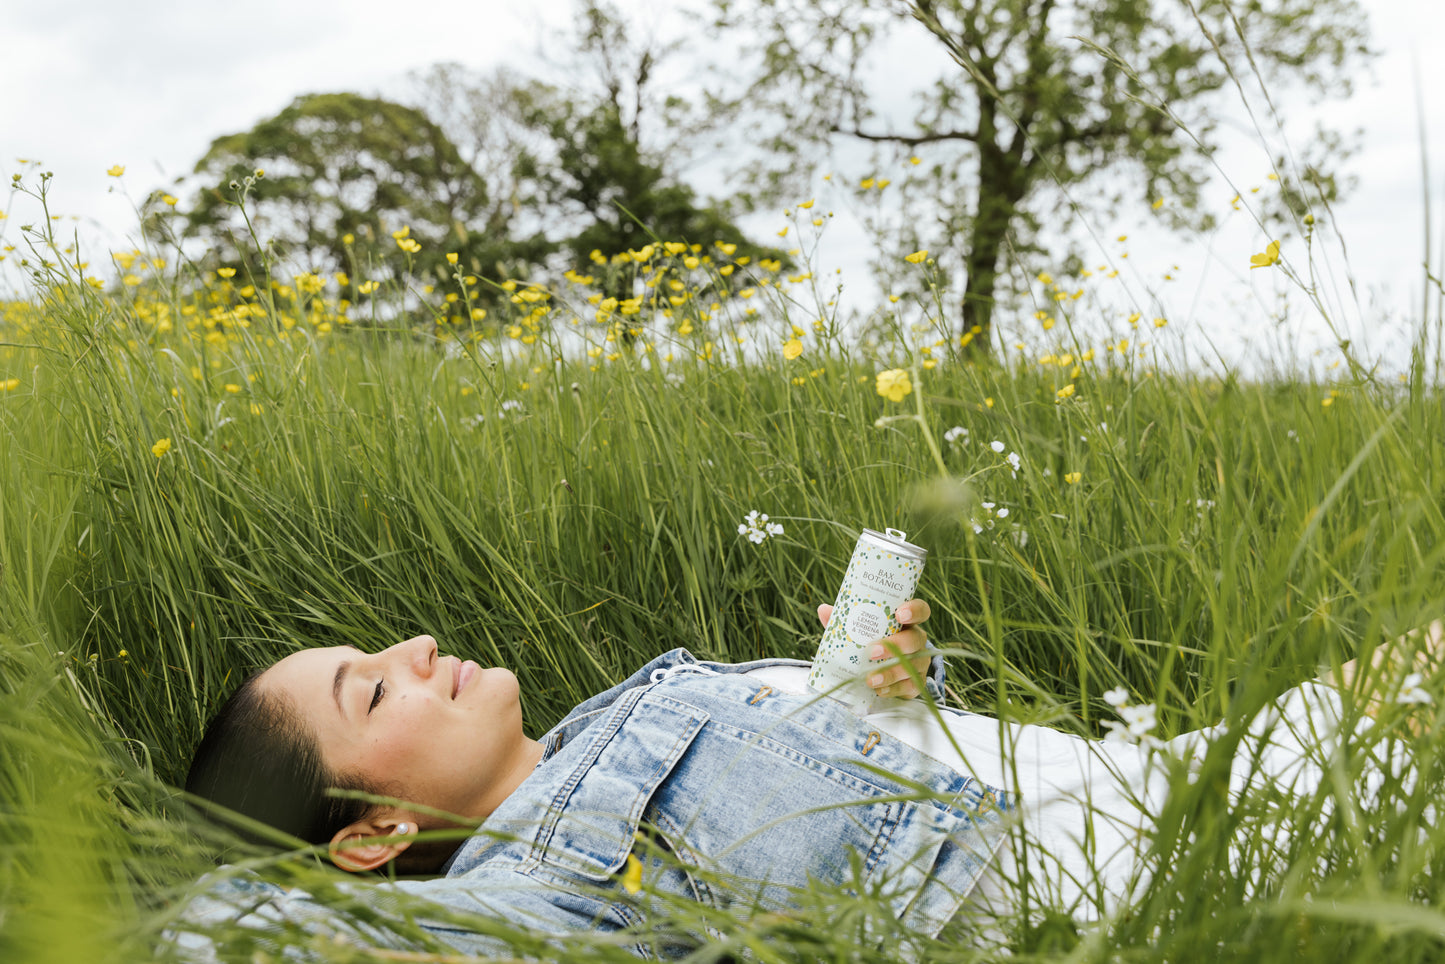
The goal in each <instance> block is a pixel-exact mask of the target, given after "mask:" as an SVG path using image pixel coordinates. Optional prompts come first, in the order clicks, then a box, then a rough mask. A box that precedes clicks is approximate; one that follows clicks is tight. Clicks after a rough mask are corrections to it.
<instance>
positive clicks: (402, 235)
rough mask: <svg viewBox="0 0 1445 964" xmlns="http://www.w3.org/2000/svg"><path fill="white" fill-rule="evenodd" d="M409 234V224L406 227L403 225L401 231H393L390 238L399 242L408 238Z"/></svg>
mask: <svg viewBox="0 0 1445 964" xmlns="http://www.w3.org/2000/svg"><path fill="white" fill-rule="evenodd" d="M410 234H411V225H409V224H408V225H405V226H404V227H402V228H401V230H399V231H393V232H391V236H392V237H393V238H395V239H396V240H397V241H400V240H401V239H402V238H405V237H408V236H409V235H410Z"/></svg>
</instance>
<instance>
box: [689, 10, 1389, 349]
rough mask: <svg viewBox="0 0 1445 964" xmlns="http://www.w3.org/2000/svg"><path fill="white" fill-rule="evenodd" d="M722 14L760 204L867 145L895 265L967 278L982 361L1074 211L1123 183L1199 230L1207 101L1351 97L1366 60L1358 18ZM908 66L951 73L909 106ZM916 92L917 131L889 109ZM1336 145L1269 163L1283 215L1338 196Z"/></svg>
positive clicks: (1336, 14)
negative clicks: (1004, 312)
mask: <svg viewBox="0 0 1445 964" xmlns="http://www.w3.org/2000/svg"><path fill="white" fill-rule="evenodd" d="M714 3H715V8H716V11H717V14H718V16H717V23H718V25H719V27H721V28H723V29H724V30H725V31H727V33H726V36H728V37H730V38H731V40H732V41H733V42H736V43H739V44H741V45H743V46H744V47H745V48H746V50H747V51H748V57H747V58H746V59H745V60H744V62H743V63H744V64H745V66H741V67H739V66H734V67H733V73H734V76H735V77H738V78H741V80H740V82H739V83H738V84H736V85H734V86H733V87H732V89H731V90H729V91H724V92H723V94H722V95H720V96H719V99H718V103H719V104H720V105H722V113H723V114H725V115H726V116H727V117H728V118H729V119H730V120H732V121H734V122H737V121H738V120H740V119H743V118H748V119H751V121H750V122H751V125H752V129H753V130H754V131H755V132H756V136H757V138H758V140H759V142H760V144H761V146H762V147H763V148H764V149H765V151H766V156H765V157H764V158H763V159H762V161H761V163H760V162H759V160H758V159H757V158H756V157H749V158H748V159H747V164H748V171H749V180H750V181H751V182H752V183H754V184H756V185H757V189H756V190H755V191H754V193H753V194H752V196H751V197H750V199H749V200H751V201H752V202H753V203H754V204H772V203H777V202H778V201H779V200H783V201H787V200H791V199H793V198H796V197H797V196H800V195H798V194H796V193H790V192H798V191H801V190H805V189H806V186H805V185H806V182H807V181H808V180H810V179H811V176H812V174H813V173H814V171H815V169H816V166H817V164H818V163H819V161H820V160H821V159H823V158H825V157H827V150H826V149H825V148H827V147H829V146H836V145H839V144H844V143H855V144H856V143H865V144H871V145H876V146H877V148H878V149H879V152H878V154H876V155H875V157H882V156H888V157H890V158H891V159H892V160H894V161H898V162H900V165H899V166H898V167H896V168H895V169H896V170H899V171H901V172H902V173H901V174H900V175H899V181H900V183H899V190H898V192H897V193H898V194H899V195H900V196H901V197H902V198H903V199H904V200H903V203H904V204H905V205H906V206H907V211H906V212H905V216H904V217H903V219H902V224H904V225H905V228H904V229H903V232H902V234H903V236H902V237H899V238H897V239H896V243H897V246H898V247H899V248H903V249H904V250H911V249H912V248H924V247H926V248H929V249H930V251H932V252H934V253H935V255H936V260H937V264H938V268H939V270H940V272H941V273H942V274H943V275H944V277H945V278H947V277H949V276H953V277H958V278H961V279H962V284H961V290H959V291H958V292H957V296H958V298H959V301H958V326H959V327H958V330H959V333H960V335H961V336H962V338H963V340H964V341H965V342H968V341H972V343H973V344H974V345H975V346H977V345H981V344H983V345H986V344H987V342H988V338H987V335H988V333H989V331H990V327H991V324H992V315H993V309H994V305H995V301H996V299H997V297H998V296H999V288H1000V285H1001V284H1003V283H1004V281H1003V279H1002V278H1001V276H1000V272H1001V271H1002V270H1003V268H1004V267H1005V265H1004V261H1005V256H1006V251H1007V250H1009V249H1012V250H1015V251H1019V250H1027V249H1029V248H1030V247H1031V246H1033V245H1034V244H1035V243H1036V242H1037V240H1038V237H1039V234H1040V231H1041V229H1043V228H1044V227H1045V225H1047V229H1048V230H1049V232H1050V233H1051V234H1052V235H1054V237H1057V236H1058V234H1060V233H1062V230H1063V229H1064V228H1065V227H1066V226H1067V224H1068V222H1069V221H1070V220H1071V218H1072V217H1073V216H1074V214H1075V212H1074V210H1073V206H1072V205H1073V202H1074V201H1075V200H1076V199H1077V198H1078V197H1080V196H1087V195H1088V194H1090V193H1093V194H1096V195H1097V196H1098V198H1099V202H1100V203H1102V205H1103V206H1104V207H1105V208H1112V207H1113V206H1117V205H1118V204H1119V203H1121V202H1122V201H1123V200H1124V193H1125V192H1124V190H1123V189H1122V188H1121V187H1120V185H1125V184H1127V185H1130V190H1131V192H1132V193H1133V194H1134V197H1135V198H1137V199H1139V200H1150V201H1152V200H1157V199H1159V198H1161V197H1164V196H1168V197H1169V198H1170V199H1171V201H1172V202H1173V203H1171V204H1170V205H1169V206H1168V208H1167V209H1166V210H1165V211H1164V212H1163V213H1164V214H1165V215H1166V216H1167V217H1169V218H1172V219H1174V220H1173V222H1172V223H1174V224H1175V226H1180V225H1182V224H1184V223H1185V222H1186V220H1192V221H1193V223H1199V219H1198V218H1197V217H1196V216H1195V212H1196V211H1197V210H1198V209H1199V205H1200V191H1201V188H1202V187H1203V185H1205V184H1206V183H1207V182H1208V180H1209V157H1210V155H1211V153H1212V152H1213V151H1214V150H1215V149H1216V146H1217V144H1218V138H1217V134H1218V121H1219V114H1218V109H1219V106H1220V102H1219V101H1218V100H1217V99H1215V98H1214V97H1213V96H1212V95H1214V94H1216V93H1217V92H1219V91H1220V90H1221V89H1222V88H1224V87H1226V85H1230V84H1231V83H1234V82H1236V81H1237V80H1238V79H1239V73H1240V72H1250V73H1253V74H1254V76H1255V77H1256V79H1257V80H1258V81H1259V82H1260V83H1261V84H1262V86H1263V88H1264V89H1265V90H1266V91H1269V90H1271V89H1273V88H1275V87H1277V86H1283V85H1290V84H1293V85H1297V86H1299V87H1301V88H1303V89H1305V90H1307V91H1309V92H1312V93H1314V94H1316V95H1322V94H1326V93H1331V92H1334V91H1339V90H1348V88H1349V83H1350V74H1349V68H1350V67H1351V66H1352V65H1353V64H1354V63H1355V62H1356V61H1357V60H1358V59H1360V58H1361V57H1363V56H1367V55H1368V50H1367V45H1366V35H1367V34H1366V27H1365V22H1364V14H1363V12H1362V11H1361V10H1360V8H1359V6H1358V5H1357V3H1356V2H1355V0H1183V2H1182V3H1175V2H1172V0H1097V2H1087V3H1086V2H1082V0H990V2H987V3H983V2H980V0H912V2H902V0H714ZM900 49H909V50H914V51H918V50H932V51H934V52H941V53H942V54H944V55H946V57H947V61H946V63H947V65H948V66H947V67H946V68H945V69H944V70H943V72H942V73H941V74H940V75H939V76H938V77H937V78H936V79H935V80H934V81H933V82H932V83H931V84H929V85H927V86H925V87H920V88H915V89H911V90H907V91H902V90H899V89H898V88H897V87H896V85H894V84H892V83H890V82H889V81H890V79H891V78H893V77H895V76H902V75H905V74H906V71H904V70H902V69H901V68H903V67H904V66H907V65H904V64H893V63H890V62H889V60H888V57H889V56H895V57H896V56H897V51H898V50H900ZM890 51H891V53H890ZM940 59H941V58H940ZM890 68H898V69H890ZM880 78H881V79H880ZM905 93H906V94H908V95H909V96H911V98H912V102H913V105H914V106H913V111H912V114H911V116H904V114H905V112H904V111H903V110H902V109H900V108H899V107H898V106H897V105H898V103H899V101H900V99H901V97H902V96H903V95H904V94H905ZM1261 106H1262V107H1264V108H1265V110H1266V111H1267V110H1268V108H1267V106H1265V105H1261ZM1339 144H1340V142H1339V138H1338V137H1337V136H1333V135H1332V134H1331V133H1330V132H1327V131H1326V132H1322V133H1321V135H1320V137H1319V138H1318V139H1317V140H1316V141H1315V147H1314V149H1313V150H1311V151H1307V152H1306V153H1305V155H1304V160H1302V161H1301V162H1300V163H1299V164H1298V165H1290V164H1288V163H1286V160H1285V158H1283V157H1281V158H1279V159H1277V162H1276V167H1277V174H1278V175H1279V177H1280V178H1281V180H1282V181H1283V182H1285V185H1286V190H1285V191H1283V192H1282V194H1281V196H1282V197H1283V198H1285V199H1286V202H1287V204H1286V209H1285V210H1284V211H1280V212H1276V213H1293V214H1295V215H1302V214H1303V213H1304V212H1303V210H1302V207H1303V205H1305V204H1306V203H1307V202H1306V201H1305V198H1306V197H1307V196H1309V197H1312V198H1313V199H1314V200H1315V201H1317V202H1328V201H1330V200H1332V199H1333V198H1334V197H1335V195H1336V193H1337V191H1338V182H1337V174H1336V171H1335V169H1334V168H1333V164H1334V163H1336V162H1337V161H1338V160H1339V156H1338V155H1339V151H1340V147H1339ZM1326 154H1329V155H1333V156H1328V157H1326V156H1322V155H1326ZM910 160H911V161H912V163H911V164H910V163H907V162H908V161H910ZM1075 187H1081V188H1082V187H1087V188H1088V189H1089V190H1088V191H1084V190H1080V191H1077V192H1073V191H1070V189H1071V188H1075ZM1291 206H1292V207H1293V212H1290V211H1289V208H1290V207H1291ZM974 335H978V336H980V337H978V338H977V339H974V338H973V336H974Z"/></svg>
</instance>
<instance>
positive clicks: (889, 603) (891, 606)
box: [808, 529, 928, 712]
mask: <svg viewBox="0 0 1445 964" xmlns="http://www.w3.org/2000/svg"><path fill="white" fill-rule="evenodd" d="M907 538H908V535H907V533H904V532H899V531H898V530H897V529H887V530H885V531H883V532H875V531H874V530H872V529H864V530H863V534H862V535H861V536H859V537H858V544H857V545H856V546H854V547H853V558H851V559H849V560H848V571H847V572H845V573H844V574H843V585H842V586H840V587H839V589H838V598H837V599H836V600H834V602H833V615H832V617H831V618H830V619H829V620H828V627H827V629H825V630H824V631H823V638H822V640H821V641H820V642H819V643H818V652H817V654H816V655H815V656H814V657H813V668H812V670H811V671H810V672H809V673H808V685H809V686H811V687H812V688H813V689H815V690H818V691H819V692H822V693H826V694H827V695H829V696H831V697H833V698H835V699H838V700H841V701H843V702H844V703H847V704H848V705H849V706H851V707H853V708H854V710H855V711H859V712H866V711H867V710H869V709H871V708H872V707H873V702H874V697H875V694H874V692H873V690H872V689H870V688H869V687H868V685H867V683H866V682H864V680H865V679H866V678H867V676H868V674H869V672H870V670H871V667H870V665H869V660H868V656H867V653H868V648H869V646H871V645H872V644H873V643H876V642H878V640H880V639H882V638H883V637H885V636H891V635H893V634H894V633H896V632H898V629H899V625H898V620H897V619H895V618H894V615H893V613H894V611H895V610H897V609H898V607H899V606H901V605H903V603H905V602H907V601H908V600H910V599H912V598H913V594H914V590H916V589H917V588H918V578H919V577H920V576H921V575H923V561H924V559H926V558H927V556H928V550H926V549H921V548H919V547H918V546H915V545H912V544H910V543H909V542H908V541H907Z"/></svg>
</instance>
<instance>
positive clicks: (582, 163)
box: [413, 0, 783, 273]
mask: <svg viewBox="0 0 1445 964" xmlns="http://www.w3.org/2000/svg"><path fill="white" fill-rule="evenodd" d="M554 51H563V53H562V54H561V55H560V56H557V57H556V62H555V63H551V64H550V65H549V66H550V69H549V70H548V71H547V73H549V74H550V75H552V76H554V77H557V78H567V82H566V83H561V82H548V81H544V80H539V79H533V78H524V77H520V76H518V75H516V74H513V73H511V72H508V71H505V70H502V71H498V72H496V73H492V74H485V75H481V74H476V73H474V72H471V71H468V70H467V69H466V68H464V67H462V66H460V65H457V64H440V65H437V66H434V67H432V68H430V69H429V70H427V71H425V72H423V73H421V74H418V75H415V76H414V77H413V82H414V102H415V103H416V104H417V106H418V107H419V108H420V109H422V110H423V111H425V113H426V114H427V115H428V116H429V117H431V118H433V119H435V120H436V121H437V122H438V123H439V124H440V125H441V126H442V129H443V130H444V131H445V132H446V133H447V135H448V136H449V137H450V138H451V139H452V141H453V142H455V143H456V144H457V145H458V146H459V147H460V149H461V151H462V153H463V155H464V156H465V157H467V158H468V160H469V161H470V162H471V163H472V164H473V165H474V166H475V167H476V168H477V170H479V171H483V172H485V174H486V177H487V179H488V183H489V185H490V186H491V188H492V191H493V192H494V193H495V194H498V195H499V196H501V197H505V198H506V199H508V201H509V202H510V204H511V205H512V208H513V209H514V210H515V211H516V212H517V220H516V223H517V224H525V225H527V226H528V227H529V229H531V230H535V231H536V232H538V234H539V235H543V236H545V237H546V238H547V239H548V240H549V242H550V244H551V246H552V248H553V249H554V250H555V251H556V252H558V253H559V254H558V256H559V257H560V258H561V259H562V260H563V261H565V263H566V266H569V267H575V268H578V269H579V270H582V271H583V272H584V273H585V272H586V270H587V269H588V268H589V267H591V260H590V258H589V255H590V253H591V252H592V251H594V250H600V251H602V252H603V253H605V254H609V255H610V254H616V253H619V252H622V251H626V250H628V249H635V248H640V247H642V246H643V245H645V244H647V243H648V241H649V240H651V239H652V238H654V237H657V238H661V239H663V240H669V241H679V240H685V241H689V242H694V243H700V244H709V243H711V242H713V241H723V242H729V243H732V244H736V245H737V246H738V254H748V255H753V256H758V255H764V256H779V257H783V256H782V255H781V253H780V252H778V251H776V250H773V249H770V248H764V247H761V246H759V245H756V244H754V243H752V242H749V241H748V239H747V238H745V237H744V235H743V233H742V231H741V229H740V228H739V227H738V226H737V225H736V223H735V222H734V221H733V220H732V218H731V217H730V216H729V214H728V213H727V212H726V211H725V210H724V209H723V208H722V207H720V206H719V205H717V204H715V203H712V202H709V201H708V200H706V199H704V198H702V197H700V196H699V194H698V192H697V190H696V189H695V188H693V187H692V186H691V185H690V184H689V183H687V181H686V179H685V176H684V172H683V167H684V165H685V164H686V163H687V161H688V159H689V153H690V151H691V150H692V149H693V146H694V144H695V143H696V139H695V138H694V134H695V125H696V123H697V122H698V119H699V118H700V117H701V116H702V113H701V112H700V111H698V110H696V109H694V108H693V106H692V105H691V104H690V103H689V102H688V101H687V99H686V98H684V97H682V96H680V95H679V93H678V92H677V90H676V89H674V88H673V87H671V85H670V83H669V80H670V78H669V70H670V68H671V62H672V61H674V60H675V59H677V58H678V57H679V56H680V55H681V46H680V43H679V42H678V41H664V40H659V39H657V38H656V37H654V36H651V35H649V34H648V33H647V32H646V31H644V30H641V29H639V27H638V25H637V24H634V23H631V22H629V21H628V20H627V19H626V18H625V17H624V15H623V14H622V13H621V11H619V10H618V9H617V8H616V7H615V6H614V5H612V4H609V3H605V2H602V0H579V2H578V3H577V4H576V7H575V14H574V16H573V17H572V18H571V20H570V22H569V25H568V26H567V27H566V28H564V29H563V30H562V31H561V32H560V33H559V34H558V35H557V36H555V37H553V38H552V39H551V42H549V43H547V44H546V45H545V50H544V53H546V54H548V55H549V56H551V55H552V54H551V52H554ZM544 65H545V58H544ZM560 266H561V265H559V267H560Z"/></svg>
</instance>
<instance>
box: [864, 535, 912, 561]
mask: <svg viewBox="0 0 1445 964" xmlns="http://www.w3.org/2000/svg"><path fill="white" fill-rule="evenodd" d="M863 536H864V538H870V537H871V538H873V539H875V540H877V541H878V542H879V543H882V544H883V545H885V546H887V547H888V548H889V549H890V550H891V551H893V552H896V553H898V554H899V555H902V556H908V557H912V558H915V559H920V560H921V559H923V558H924V557H925V556H927V555H928V550H927V549H924V548H923V547H921V546H915V545H914V544H913V543H911V542H909V541H908V533H906V532H904V531H903V530H901V529H885V530H883V531H882V532H879V531H878V530H876V529H864V530H863Z"/></svg>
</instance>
